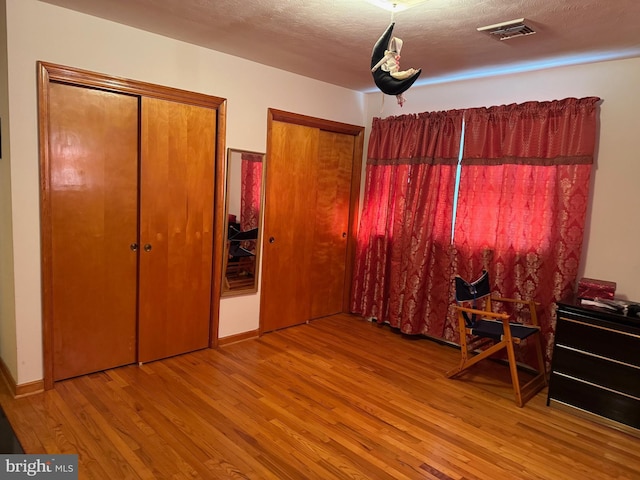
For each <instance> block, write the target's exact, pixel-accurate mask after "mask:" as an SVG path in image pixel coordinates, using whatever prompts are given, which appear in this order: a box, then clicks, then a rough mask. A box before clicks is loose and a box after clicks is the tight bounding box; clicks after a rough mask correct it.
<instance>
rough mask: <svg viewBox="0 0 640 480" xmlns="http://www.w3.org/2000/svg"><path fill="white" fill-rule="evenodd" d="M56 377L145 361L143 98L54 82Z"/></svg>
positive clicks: (52, 184) (52, 221)
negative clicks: (141, 338) (139, 343)
mask: <svg viewBox="0 0 640 480" xmlns="http://www.w3.org/2000/svg"><path fill="white" fill-rule="evenodd" d="M48 121H49V131H48V134H49V172H48V175H49V187H50V188H49V206H50V212H49V215H50V216H49V219H50V220H49V221H50V229H51V232H50V237H49V238H50V239H51V240H50V241H51V259H50V262H51V265H50V270H49V271H50V272H51V274H50V278H49V279H47V281H46V284H47V285H48V286H49V288H50V291H51V302H50V303H51V314H52V333H53V377H54V380H61V379H65V378H69V377H74V376H77V375H82V374H86V373H90V372H95V371H99V370H105V369H107V368H112V367H116V366H120V365H124V364H129V363H133V362H135V360H136V273H137V272H136V260H137V259H136V255H137V253H136V252H135V251H133V250H132V249H131V248H130V245H131V244H133V243H135V242H136V241H137V234H138V229H137V224H138V215H137V202H138V194H137V192H138V99H137V97H133V96H128V95H122V94H117V93H110V92H104V91H101V90H93V89H89V88H83V87H77V86H70V85H64V84H56V83H52V84H51V85H50V89H49V118H48Z"/></svg>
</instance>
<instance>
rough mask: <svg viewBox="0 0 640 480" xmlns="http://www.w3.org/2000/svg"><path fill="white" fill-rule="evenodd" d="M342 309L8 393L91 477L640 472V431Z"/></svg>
mask: <svg viewBox="0 0 640 480" xmlns="http://www.w3.org/2000/svg"><path fill="white" fill-rule="evenodd" d="M458 355H459V352H458V351H457V350H456V349H454V348H451V347H448V346H444V345H440V344H438V343H435V342H432V341H429V340H425V339H419V340H416V339H413V340H411V339H407V338H404V337H403V336H401V335H398V334H396V333H393V332H392V331H391V330H390V329H389V328H388V327H378V326H376V325H374V324H371V323H368V322H366V321H364V320H362V319H360V318H358V317H352V316H348V315H338V316H334V317H329V318H325V319H320V320H316V321H314V322H312V323H310V324H308V325H302V326H298V327H293V328H289V329H286V330H282V331H278V332H274V333H269V334H266V335H264V336H263V337H261V338H260V339H253V340H247V341H244V342H240V343H236V344H232V345H227V346H224V347H220V348H219V349H216V350H202V351H199V352H195V353H191V354H187V355H181V356H178V357H174V358H170V359H167V360H162V361H157V362H153V363H149V364H145V365H142V366H127V367H121V368H117V369H114V370H109V371H107V372H103V373H98V374H93V375H89V376H84V377H78V378H75V379H71V380H66V381H63V382H58V383H56V386H55V389H54V390H51V391H47V392H45V393H43V394H37V395H33V396H30V397H25V398H20V399H12V398H10V396H9V394H8V392H7V389H6V387H2V390H1V391H0V403H1V404H2V407H3V408H4V410H5V412H6V415H7V417H8V418H9V420H10V421H11V424H12V425H13V427H14V429H15V431H16V434H17V436H18V438H19V439H20V442H21V443H22V446H23V447H24V449H25V452H26V453H78V454H79V461H80V466H79V471H80V478H81V479H109V480H114V479H117V480H120V479H183V478H189V479H256V480H267V479H277V480H286V479H291V480H303V479H322V480H327V479H367V480H385V479H389V480H391V479H393V480H398V479H439V480H445V479H552V480H562V479H581V480H582V479H598V480H604V479H638V478H640V438H637V437H633V436H631V435H628V434H626V433H623V432H619V431H617V430H614V429H612V428H609V427H605V426H601V425H598V424H596V423H593V422H591V421H589V420H586V419H582V418H579V417H576V416H574V415H571V414H569V413H567V412H563V411H560V410H558V409H554V408H549V407H547V406H546V390H544V391H543V392H541V393H540V394H538V395H537V396H536V397H534V398H533V399H532V400H530V401H529V402H528V403H527V405H526V406H525V407H524V408H518V407H516V406H515V404H514V402H513V399H512V391H511V388H510V385H509V380H508V377H507V375H508V372H507V368H506V367H504V366H503V365H499V364H496V363H494V362H484V364H486V365H483V364H480V365H479V366H478V367H477V368H476V369H474V371H473V373H469V374H465V375H464V376H463V377H462V378H461V379H456V380H449V379H446V378H445V377H444V372H446V371H447V370H449V369H451V368H452V367H453V366H454V365H455V364H456V363H457V361H458Z"/></svg>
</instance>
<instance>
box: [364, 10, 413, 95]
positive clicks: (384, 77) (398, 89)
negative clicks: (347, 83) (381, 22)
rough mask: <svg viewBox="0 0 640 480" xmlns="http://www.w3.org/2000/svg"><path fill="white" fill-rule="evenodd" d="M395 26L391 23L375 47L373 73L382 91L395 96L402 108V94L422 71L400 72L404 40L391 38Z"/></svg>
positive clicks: (372, 54) (372, 59) (372, 60)
mask: <svg viewBox="0 0 640 480" xmlns="http://www.w3.org/2000/svg"><path fill="white" fill-rule="evenodd" d="M394 25H395V23H394V22H391V24H390V25H389V26H388V27H387V29H386V30H385V31H384V33H383V34H382V36H381V37H380V38H379V39H378V41H377V42H376V44H375V45H374V46H373V51H372V52H371V73H372V74H373V80H374V82H375V83H376V85H377V87H378V88H379V89H380V91H381V92H382V93H385V94H387V95H395V96H396V98H397V99H398V105H400V106H402V105H403V104H404V97H403V96H402V94H403V93H404V92H406V91H407V90H408V89H409V87H410V86H411V85H413V83H414V82H415V81H416V80H417V79H418V77H419V76H420V72H422V69H421V68H418V69H417V70H416V69H415V68H410V69H408V70H403V71H401V70H400V50H402V40H401V39H399V38H396V37H392V36H391V35H392V33H393V27H394Z"/></svg>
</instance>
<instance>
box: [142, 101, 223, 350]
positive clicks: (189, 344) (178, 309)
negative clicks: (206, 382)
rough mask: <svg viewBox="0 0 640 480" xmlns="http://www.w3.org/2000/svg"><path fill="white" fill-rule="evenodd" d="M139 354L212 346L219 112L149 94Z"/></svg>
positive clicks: (145, 113) (145, 104)
mask: <svg viewBox="0 0 640 480" xmlns="http://www.w3.org/2000/svg"><path fill="white" fill-rule="evenodd" d="M141 115H142V120H141V121H142V125H141V137H142V138H141V182H140V183H141V184H140V244H141V245H140V246H141V251H140V286H139V289H140V294H139V330H138V332H139V356H138V360H139V361H140V362H148V361H151V360H156V359H159V358H164V357H169V356H172V355H177V354H180V353H185V352H189V351H192V350H197V349H201V348H206V347H207V346H208V344H209V334H210V333H209V330H210V318H211V280H212V271H211V270H212V252H213V207H214V205H213V202H214V156H215V133H216V111H215V110H213V109H209V108H204V107H198V106H193V105H186V104H181V103H176V102H171V101H166V100H160V99H155V98H142V109H141Z"/></svg>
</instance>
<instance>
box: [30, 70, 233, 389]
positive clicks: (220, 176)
mask: <svg viewBox="0 0 640 480" xmlns="http://www.w3.org/2000/svg"><path fill="white" fill-rule="evenodd" d="M37 77H38V138H39V158H40V245H41V247H40V252H41V254H40V262H41V263H40V268H41V289H42V340H43V352H42V353H43V377H44V379H43V380H44V388H45V389H46V390H50V389H52V388H53V384H54V381H53V311H52V301H53V291H52V265H51V259H52V254H53V252H52V244H51V237H52V234H51V232H52V225H51V200H50V190H51V178H50V167H51V163H50V158H49V148H48V147H49V123H48V119H49V84H50V83H51V82H58V83H65V84H69V85H75V86H78V87H86V88H97V89H101V90H107V91H110V92H114V93H121V94H129V95H135V96H140V97H154V98H160V99H163V100H169V101H175V102H180V103H186V104H190V105H197V106H201V107H206V108H211V109H214V110H216V116H217V130H216V139H215V149H216V152H215V159H214V162H215V165H214V175H215V178H214V183H215V185H214V202H215V205H214V218H213V230H214V231H213V268H212V272H211V275H212V276H211V314H210V322H209V323H210V327H209V348H215V347H216V346H217V345H218V324H219V312H220V295H219V294H220V287H221V285H220V282H221V278H222V255H223V248H222V247H223V243H222V242H223V228H224V181H225V177H224V161H225V151H226V146H225V138H226V110H227V100H226V99H225V98H221V97H214V96H211V95H205V94H201V93H196V92H189V91H186V90H180V89H177V88H172V87H165V86H161V85H154V84H151V83H146V82H141V81H137V80H130V79H126V78H121V77H114V76H111V75H105V74H102V73H96V72H91V71H87V70H81V69H78V68H73V67H66V66H62V65H56V64H53V63H48V62H42V61H39V62H37Z"/></svg>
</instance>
